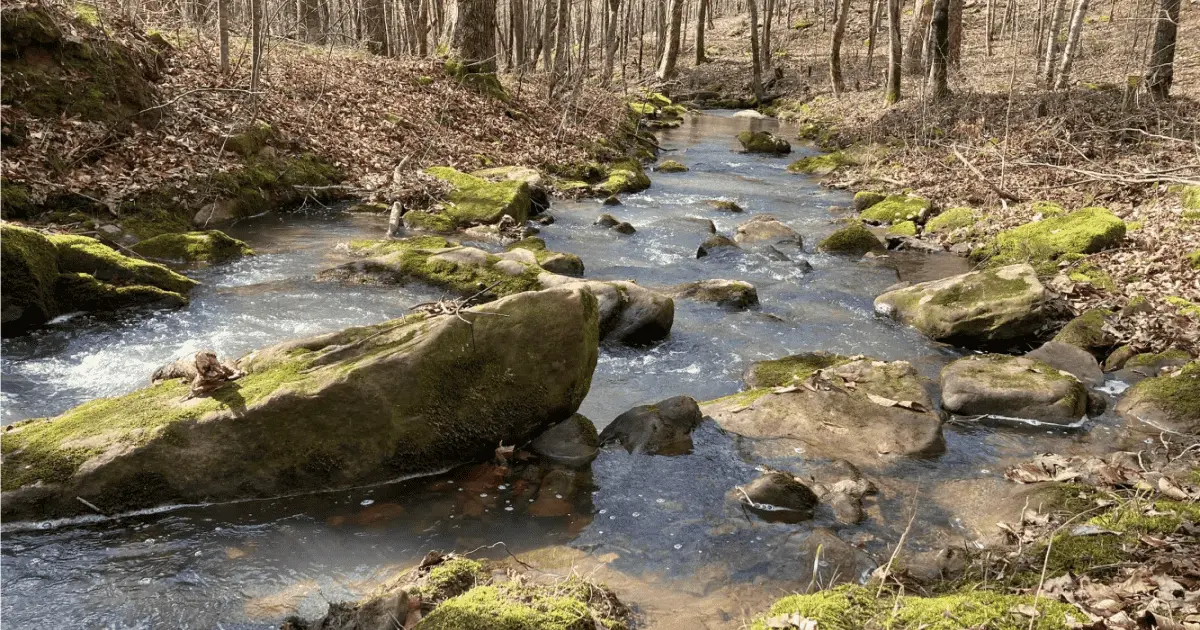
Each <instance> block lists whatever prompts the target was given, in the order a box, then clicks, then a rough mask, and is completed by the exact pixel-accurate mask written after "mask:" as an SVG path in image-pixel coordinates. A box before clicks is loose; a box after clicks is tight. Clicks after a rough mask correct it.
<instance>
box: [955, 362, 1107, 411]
mask: <svg viewBox="0 0 1200 630" xmlns="http://www.w3.org/2000/svg"><path fill="white" fill-rule="evenodd" d="M941 380H942V406H943V407H944V408H945V409H946V411H949V412H952V413H957V414H962V415H983V414H989V415H996V416H1003V417H1007V418H1023V419H1028V420H1037V421H1039V422H1049V423H1052V424H1073V423H1075V422H1078V421H1079V420H1080V419H1081V418H1083V417H1084V415H1085V414H1086V413H1087V404H1088V396H1087V389H1086V388H1085V387H1084V386H1083V384H1082V383H1080V382H1079V379H1077V378H1075V377H1074V376H1071V375H1070V374H1067V373H1064V372H1060V371H1059V370H1058V369H1056V368H1054V367H1053V366H1051V365H1049V364H1046V363H1043V362H1041V361H1037V360H1035V359H1032V358H1025V357H1013V356H1008V355H1002V354H986V355H972V356H969V357H964V358H962V359H959V360H957V361H955V362H953V363H951V364H950V365H947V366H946V367H945V368H943V369H942V375H941Z"/></svg>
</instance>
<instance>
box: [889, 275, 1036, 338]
mask: <svg viewBox="0 0 1200 630" xmlns="http://www.w3.org/2000/svg"><path fill="white" fill-rule="evenodd" d="M1049 311H1050V295H1049V294H1048V293H1047V291H1046V288H1045V287H1044V286H1042V283H1041V282H1039V281H1038V278H1037V272H1035V271H1034V269H1033V267H1031V266H1029V265H1010V266H1008V267H1001V268H998V269H987V270H983V271H972V272H968V273H965V274H961V275H957V276H951V277H949V278H943V279H941V280H934V281H931V282H922V283H920V284H914V285H912V286H909V287H905V288H901V289H896V290H894V291H889V292H887V293H884V294H883V295H881V296H879V297H877V298H875V312H877V313H879V314H881V315H885V316H889V317H892V318H894V319H896V320H898V321H901V322H903V323H905V324H908V325H909V326H913V327H914V328H917V329H918V330H920V331H921V332H923V333H925V334H926V335H928V336H930V337H931V338H933V339H936V340H938V341H944V342H947V343H955V344H958V345H965V346H972V347H979V346H989V345H994V344H997V343H1005V342H1011V341H1014V340H1019V339H1023V338H1027V337H1031V336H1035V335H1036V334H1037V333H1038V332H1039V331H1040V330H1041V329H1042V328H1043V327H1044V326H1045V324H1046V322H1047V319H1048V318H1049Z"/></svg>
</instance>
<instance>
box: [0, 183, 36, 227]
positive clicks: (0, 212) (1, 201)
mask: <svg viewBox="0 0 1200 630" xmlns="http://www.w3.org/2000/svg"><path fill="white" fill-rule="evenodd" d="M37 210H38V207H37V204H36V203H34V201H33V197H32V195H30V194H29V187H27V186H25V185H24V184H19V183H17V182H14V181H12V180H10V179H8V178H5V177H0V217H3V218H5V219H28V218H31V217H33V216H34V215H35V214H37Z"/></svg>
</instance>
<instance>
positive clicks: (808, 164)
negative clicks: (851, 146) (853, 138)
mask: <svg viewBox="0 0 1200 630" xmlns="http://www.w3.org/2000/svg"><path fill="white" fill-rule="evenodd" d="M854 164H856V162H855V161H854V160H852V159H851V158H850V157H849V156H847V155H846V154H845V153H842V152H841V151H833V152H832V153H820V154H817V155H810V156H808V157H803V158H800V159H799V160H796V161H795V162H792V163H791V164H788V170H789V171H791V172H793V173H807V174H810V175H828V174H830V173H832V172H834V171H836V170H837V169H839V168H841V167H843V166H853V165H854ZM856 201H857V198H856Z"/></svg>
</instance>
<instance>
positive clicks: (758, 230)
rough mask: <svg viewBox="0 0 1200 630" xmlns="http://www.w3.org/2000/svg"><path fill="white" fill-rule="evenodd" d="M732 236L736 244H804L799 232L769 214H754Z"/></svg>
mask: <svg viewBox="0 0 1200 630" xmlns="http://www.w3.org/2000/svg"><path fill="white" fill-rule="evenodd" d="M733 238H734V240H735V241H737V244H738V245H756V244H765V245H775V244H779V243H784V244H788V245H796V246H797V247H801V246H803V244H804V241H803V239H801V238H800V234H799V233H797V232H796V230H793V229H792V228H790V227H788V226H787V225H785V224H784V223H783V222H782V221H780V220H779V219H776V218H775V217H773V216H771V215H769V214H760V215H756V216H755V217H754V218H752V219H750V220H749V221H746V222H745V223H743V224H741V225H739V226H738V227H737V233H736V234H734V237H733Z"/></svg>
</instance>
